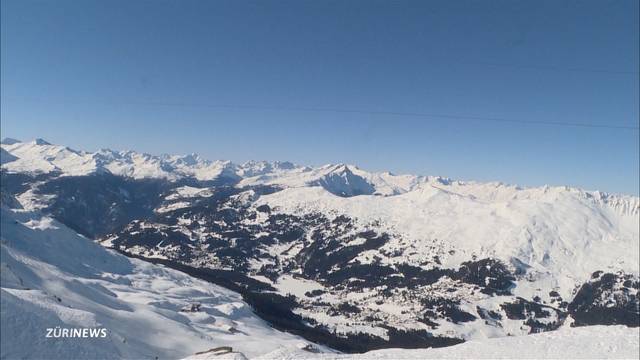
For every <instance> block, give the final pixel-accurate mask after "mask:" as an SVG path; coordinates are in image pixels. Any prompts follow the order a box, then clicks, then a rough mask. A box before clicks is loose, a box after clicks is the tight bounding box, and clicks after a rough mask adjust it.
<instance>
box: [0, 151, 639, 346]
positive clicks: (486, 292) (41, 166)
mask: <svg viewBox="0 0 640 360" xmlns="http://www.w3.org/2000/svg"><path fill="white" fill-rule="evenodd" d="M2 149H3V150H4V152H3V159H6V161H5V160H3V164H2V192H3V199H4V194H5V193H7V194H9V195H10V196H11V197H13V196H15V197H16V198H17V199H18V200H19V202H20V205H21V206H23V207H24V208H25V209H26V210H38V211H42V212H43V213H45V214H47V215H48V216H51V217H53V218H55V219H56V220H57V221H60V222H61V223H63V224H65V225H66V226H68V227H70V228H72V229H73V230H75V231H77V232H79V233H81V234H83V235H85V236H86V237H89V238H93V239H98V240H100V241H101V243H102V244H103V245H104V246H107V247H110V248H114V249H117V250H118V251H120V252H122V253H125V254H127V255H129V256H134V257H141V258H144V259H146V260H148V261H153V262H157V263H161V264H164V265H166V266H169V267H173V268H176V269H179V270H181V271H183V272H186V273H189V274H191V275H193V276H198V277H201V278H205V279H206V280H208V281H210V282H214V283H216V284H219V285H222V286H225V287H227V288H231V289H233V290H234V291H237V292H239V293H240V294H242V296H243V298H244V300H245V301H246V302H247V303H248V304H250V305H251V306H252V308H253V309H254V311H255V312H256V314H258V315H259V316H261V317H262V318H263V319H265V320H267V321H268V322H269V323H271V325H273V326H275V327H277V328H279V329H284V330H287V331H290V332H292V333H295V334H298V335H300V336H303V337H305V338H306V339H308V340H310V341H313V342H317V343H322V344H327V345H329V346H331V347H333V348H336V349H339V350H342V351H347V352H363V351H367V350H373V349H380V348H388V347H404V348H416V347H432V346H433V347H437V346H447V345H453V344H456V343H459V342H462V341H470V340H478V339H485V338H494V337H504V336H509V335H523V334H528V333H535V332H541V331H549V330H556V329H564V328H565V327H568V326H572V325H573V326H583V325H598V324H600V325H615V324H623V325H627V326H632V327H637V326H638V325H639V323H640V295H639V291H638V290H639V289H640V280H639V278H638V271H639V269H638V268H639V264H640V260H639V256H640V255H639V252H640V240H639V237H640V236H639V224H640V221H639V217H640V211H639V209H640V200H639V198H638V197H634V196H629V195H615V194H607V193H602V192H597V191H596V192H593V191H584V190H580V189H575V188H570V187H546V186H545V187H539V188H521V187H518V186H513V185H506V184H502V183H478V182H462V181H455V180H451V179H447V178H442V177H429V176H413V175H393V174H390V173H370V172H366V171H364V170H362V169H359V168H357V167H356V166H353V165H344V164H338V165H326V166H322V167H318V168H311V167H304V166H298V165H294V164H291V163H288V162H274V163H270V162H248V163H245V164H234V163H231V162H227V161H208V160H204V159H202V158H200V157H198V156H197V155H189V156H169V155H163V156H152V155H147V154H139V153H135V152H115V151H111V150H102V151H99V152H96V153H87V152H81V151H75V150H71V149H68V148H65V147H63V146H57V145H51V144H49V143H47V142H46V141H43V140H36V141H32V142H26V143H23V142H18V141H15V140H14V141H9V142H8V143H3V144H2ZM5 153H6V154H5ZM9 200H10V198H8V200H7V201H9ZM3 201H4V200H3Z"/></svg>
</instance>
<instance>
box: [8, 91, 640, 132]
mask: <svg viewBox="0 0 640 360" xmlns="http://www.w3.org/2000/svg"><path fill="white" fill-rule="evenodd" d="M3 98H5V99H6V98H11V97H6V96H3ZM22 100H25V98H22ZM26 100H33V101H45V100H46V99H44V98H29V99H26ZM67 103H69V102H67ZM71 103H82V104H91V103H95V102H87V101H84V102H82V101H71ZM98 103H99V104H103V105H113V106H116V105H118V106H119V105H134V106H162V107H185V108H189V107H191V108H198V107H200V108H212V109H230V110H234V109H235V110H265V111H279V112H315V113H343V114H361V115H374V116H399V117H413V118H425V119H450V120H460V121H484V122H498V123H511V124H529V125H546V126H564V127H580V128H600V129H618V130H639V129H640V127H639V126H637V125H635V126H634V125H631V124H628V125H627V124H592V123H579V122H568V121H547V120H523V119H511V118H502V117H490V116H476V115H458V114H443V113H423V112H402V111H378V110H362V109H343V108H321V107H297V106H292V107H290V106H264V105H231V104H206V103H191V102H167V101H126V100H125V101H99V102H98Z"/></svg>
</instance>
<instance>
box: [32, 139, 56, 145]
mask: <svg viewBox="0 0 640 360" xmlns="http://www.w3.org/2000/svg"><path fill="white" fill-rule="evenodd" d="M32 143H33V144H35V145H51V143H50V142H48V141H46V140H45V139H41V138H36V139H34V140H33V141H32Z"/></svg>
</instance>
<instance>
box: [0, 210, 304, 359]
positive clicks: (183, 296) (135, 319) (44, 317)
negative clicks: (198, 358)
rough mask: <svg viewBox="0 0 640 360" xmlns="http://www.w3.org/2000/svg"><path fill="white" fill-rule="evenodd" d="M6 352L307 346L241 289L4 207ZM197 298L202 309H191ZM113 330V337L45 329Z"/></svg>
mask: <svg viewBox="0 0 640 360" xmlns="http://www.w3.org/2000/svg"><path fill="white" fill-rule="evenodd" d="M1 221H2V224H1V225H2V227H1V229H2V232H1V242H2V282H1V285H2V290H1V291H2V316H1V318H2V322H1V325H2V332H1V333H2V337H1V339H2V346H1V348H2V354H1V357H2V358H3V359H5V358H6V359H15V358H31V359H87V358H94V359H95V358H100V359H120V358H126V359H141V358H147V359H153V358H156V359H157V358H161V359H165V358H168V359H177V358H181V357H185V356H188V355H190V354H194V353H196V352H199V351H205V350H208V349H210V348H214V347H218V346H231V347H233V349H234V350H235V351H240V352H242V353H243V354H245V355H246V356H257V355H260V354H265V353H267V352H269V351H273V350H275V349H277V348H278V347H280V346H285V345H286V346H294V347H296V346H297V345H298V344H300V343H302V344H304V343H305V341H304V340H301V339H300V338H298V337H295V336H292V335H289V334H285V333H281V332H279V331H276V330H274V329H272V328H271V327H269V325H268V324H266V323H265V322H264V321H262V320H261V319H259V318H258V317H257V316H255V315H254V314H253V312H252V311H251V308H250V307H249V306H248V305H247V304H246V303H244V302H243V301H242V298H241V297H240V295H238V294H237V293H234V292H232V291H229V290H226V289H224V288H221V287H219V286H215V285H212V284H210V283H207V282H204V281H200V280H197V279H194V278H191V277H189V276H187V275H185V274H183V273H180V272H177V271H174V270H170V269H167V268H164V267H162V266H158V265H152V264H149V263H146V262H143V261H139V260H135V259H129V258H126V257H124V256H122V255H119V254H116V253H114V252H112V251H110V250H106V249H104V248H103V247H101V246H99V245H97V244H95V243H93V242H92V241H91V240H89V239H86V238H84V237H81V236H79V235H77V234H76V233H74V232H73V231H71V230H69V229H68V228H66V227H65V226H64V225H63V224H60V223H59V222H57V221H55V220H52V219H51V218H48V217H46V216H41V215H38V214H37V213H33V212H28V211H19V210H9V209H8V208H6V207H4V206H3V207H2V216H1ZM192 304H201V305H200V309H199V311H196V312H184V311H180V310H181V309H183V308H185V307H186V308H189V307H190V306H192ZM56 326H59V327H61V328H85V327H88V328H106V329H107V332H108V333H107V337H106V338H46V337H45V335H46V329H47V328H55V327H56Z"/></svg>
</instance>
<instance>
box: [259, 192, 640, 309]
mask: <svg viewBox="0 0 640 360" xmlns="http://www.w3.org/2000/svg"><path fill="white" fill-rule="evenodd" d="M489 190H490V191H489ZM618 199H621V198H618ZM607 200H608V199H607V198H606V197H602V195H601V196H600V197H597V196H594V195H593V194H592V193H588V192H583V191H580V190H576V189H570V188H564V187H555V188H532V189H518V188H515V187H509V186H504V185H495V186H491V187H490V188H489V186H488V185H484V186H483V185H476V184H472V185H461V184H454V185H443V184H440V183H436V184H433V183H425V184H422V185H421V186H420V187H419V188H418V189H416V190H414V191H411V192H407V193H404V194H401V195H398V196H392V197H377V196H357V197H350V198H344V197H339V196H334V195H332V194H330V193H327V192H326V191H324V190H323V189H321V188H318V187H305V188H290V189H285V190H283V191H280V192H276V193H274V194H270V195H266V196H262V197H261V198H260V199H259V200H258V201H257V203H256V205H257V206H260V205H264V204H267V205H269V206H270V207H271V208H273V209H275V211H278V212H283V213H288V214H291V213H293V214H308V213H314V212H319V213H323V214H331V215H332V216H339V215H347V216H350V217H354V218H356V219H358V220H359V221H360V222H361V223H362V224H367V223H372V222H374V221H375V222H377V223H378V224H380V226H381V227H382V228H386V229H387V230H388V231H389V232H391V233H396V234H399V235H400V236H399V237H397V238H396V239H394V240H392V241H390V242H389V243H387V244H386V245H385V247H384V249H387V250H389V251H394V250H397V252H398V256H397V257H392V258H386V259H384V261H385V262H388V263H394V262H396V263H397V262H405V261H406V262H408V263H410V264H413V265H419V264H420V263H421V262H423V261H424V260H425V259H428V258H431V257H433V256H434V255H437V256H439V260H440V261H441V262H442V264H443V265H444V266H447V267H457V266H458V265H459V264H460V263H462V262H463V261H467V260H469V259H471V258H472V257H477V258H485V257H492V258H497V259H501V260H503V261H504V262H505V263H511V264H525V265H526V266H527V269H528V271H529V272H530V273H531V274H532V277H533V278H532V280H534V281H535V282H534V285H535V286H533V287H534V288H538V287H540V286H541V285H544V288H547V289H549V288H560V289H561V295H562V296H563V297H564V298H568V297H569V296H570V293H569V292H570V291H571V290H572V289H573V287H574V286H575V283H576V281H577V280H584V279H588V278H589V276H590V274H591V273H593V272H594V271H597V270H603V269H608V270H611V271H618V270H622V271H625V272H631V273H637V272H638V264H639V263H640V260H639V257H640V254H639V253H638V251H632V250H633V249H636V250H637V249H638V248H639V247H640V243H639V241H640V240H639V233H638V231H639V230H638V229H639V222H638V199H637V198H631V197H628V198H627V199H626V201H625V202H624V205H622V206H620V205H619V203H618V202H613V203H611V202H608V201H607ZM621 202H622V201H621ZM407 242H408V244H407ZM407 245H409V246H407ZM434 247H435V248H436V250H437V253H434ZM443 250H444V251H443ZM450 251H451V252H452V253H450ZM595 254H597V256H594V255H595ZM357 260H360V261H363V262H366V261H367V259H366V258H365V257H362V258H357ZM527 291H529V292H530V293H518V295H520V296H524V297H526V298H530V297H532V296H533V295H536V294H534V293H531V291H533V290H532V289H527ZM538 295H541V296H543V297H544V296H545V294H538Z"/></svg>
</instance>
